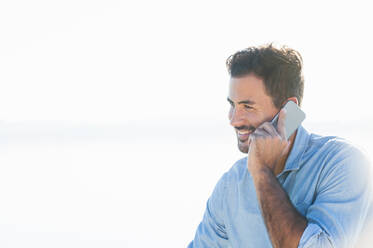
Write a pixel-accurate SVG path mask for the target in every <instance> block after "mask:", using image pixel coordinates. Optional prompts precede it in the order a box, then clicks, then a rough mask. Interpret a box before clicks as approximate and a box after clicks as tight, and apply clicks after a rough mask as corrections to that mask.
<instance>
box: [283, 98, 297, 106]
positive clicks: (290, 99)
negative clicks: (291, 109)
mask: <svg viewBox="0 0 373 248" xmlns="http://www.w3.org/2000/svg"><path fill="white" fill-rule="evenodd" d="M288 101H292V102H295V103H296V104H297V105H298V106H299V102H298V98H296V97H295V96H293V97H289V98H288V99H286V100H285V101H284V102H283V103H282V106H284V105H285V104H286V103H287V102H288Z"/></svg>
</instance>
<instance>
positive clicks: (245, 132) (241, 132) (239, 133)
mask: <svg viewBox="0 0 373 248" xmlns="http://www.w3.org/2000/svg"><path fill="white" fill-rule="evenodd" d="M248 133H249V132H238V134H248Z"/></svg>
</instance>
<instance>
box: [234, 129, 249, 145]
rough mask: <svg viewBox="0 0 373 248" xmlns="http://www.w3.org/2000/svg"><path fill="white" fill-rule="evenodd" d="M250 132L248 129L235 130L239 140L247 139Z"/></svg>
mask: <svg viewBox="0 0 373 248" xmlns="http://www.w3.org/2000/svg"><path fill="white" fill-rule="evenodd" d="M250 134H251V132H249V131H237V137H238V139H239V140H240V141H241V142H245V141H247V140H248V138H249V135H250Z"/></svg>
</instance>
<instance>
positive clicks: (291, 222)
mask: <svg viewBox="0 0 373 248" xmlns="http://www.w3.org/2000/svg"><path fill="white" fill-rule="evenodd" d="M252 176H253V179H254V184H255V188H256V194H257V198H258V202H259V205H260V209H261V212H262V216H263V219H264V222H265V225H266V227H267V231H268V234H269V237H270V239H271V241H272V244H273V246H274V247H275V248H280V247H286V248H292V247H295V248H296V247H298V244H299V240H300V238H301V237H302V234H303V232H304V230H305V228H306V226H307V220H306V218H304V217H303V216H302V215H301V214H300V213H298V211H297V210H296V209H295V208H294V206H293V205H292V203H291V202H290V199H289V197H288V195H287V194H286V192H285V191H284V190H283V188H282V187H281V185H280V183H279V182H278V181H277V178H276V176H275V175H274V174H273V172H272V171H271V170H270V169H269V168H263V169H261V170H260V171H257V172H252Z"/></svg>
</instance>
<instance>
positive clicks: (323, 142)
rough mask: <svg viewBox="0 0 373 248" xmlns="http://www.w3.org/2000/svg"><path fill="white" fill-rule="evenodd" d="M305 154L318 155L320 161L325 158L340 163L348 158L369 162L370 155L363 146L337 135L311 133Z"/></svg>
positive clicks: (330, 161)
mask: <svg viewBox="0 0 373 248" xmlns="http://www.w3.org/2000/svg"><path fill="white" fill-rule="evenodd" d="M305 155H306V156H313V155H317V156H318V157H319V159H320V161H321V160H323V161H324V162H325V163H338V162H339V161H341V160H345V159H348V158H353V159H355V160H358V161H361V162H365V163H369V159H368V156H367V155H366V153H365V152H364V151H363V150H362V149H361V148H359V147H358V146H357V145H356V144H353V143H352V142H350V141H348V140H346V139H343V138H340V137H337V136H321V135H317V134H311V135H310V140H309V145H308V148H307V149H306V151H305Z"/></svg>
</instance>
